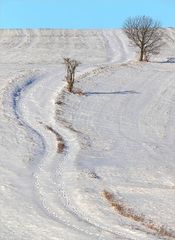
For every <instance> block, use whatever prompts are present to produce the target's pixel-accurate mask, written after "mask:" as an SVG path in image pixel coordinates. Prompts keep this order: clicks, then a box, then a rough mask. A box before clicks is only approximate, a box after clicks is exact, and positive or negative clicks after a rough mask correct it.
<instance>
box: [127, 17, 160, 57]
mask: <svg viewBox="0 0 175 240" xmlns="http://www.w3.org/2000/svg"><path fill="white" fill-rule="evenodd" d="M123 30H124V32H125V34H126V35H127V37H128V38H129V39H130V41H131V43H132V45H134V46H136V47H138V48H139V50H140V56H139V61H148V60H149V58H150V56H151V55H156V54H158V53H159V51H160V48H161V46H162V45H163V41H162V38H163V33H162V30H161V25H160V22H159V21H155V20H153V19H152V18H151V17H147V16H137V17H133V18H132V17H129V18H128V19H126V20H125V22H124V25H123Z"/></svg>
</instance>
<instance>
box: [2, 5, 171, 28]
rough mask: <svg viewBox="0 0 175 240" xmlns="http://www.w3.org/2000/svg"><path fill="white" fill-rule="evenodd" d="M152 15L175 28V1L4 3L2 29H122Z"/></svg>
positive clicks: (166, 25) (165, 25)
mask: <svg viewBox="0 0 175 240" xmlns="http://www.w3.org/2000/svg"><path fill="white" fill-rule="evenodd" d="M136 15H148V16H151V17H153V18H155V19H158V20H160V21H161V23H162V25H163V26H164V27H174V26H175V0H0V28H120V27H121V26H122V24H123V21H124V20H125V19H126V18H127V17H129V16H136Z"/></svg>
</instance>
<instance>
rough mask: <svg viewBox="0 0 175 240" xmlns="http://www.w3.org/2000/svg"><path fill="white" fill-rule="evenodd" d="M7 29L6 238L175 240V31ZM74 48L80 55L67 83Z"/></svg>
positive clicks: (3, 79)
mask: <svg viewBox="0 0 175 240" xmlns="http://www.w3.org/2000/svg"><path fill="white" fill-rule="evenodd" d="M164 31H165V40H166V45H165V46H164V47H163V49H162V51H161V53H160V55H157V56H156V57H154V58H152V59H151V62H149V63H139V62H138V61H137V53H136V51H135V49H133V48H132V47H130V46H129V43H128V40H127V38H126V37H125V35H124V34H123V33H122V30H49V29H43V30H0V93H1V94H0V216H1V218H0V221H1V223H0V240H29V239H30V240H31V239H32V240H115V239H119V240H120V239H121V240H157V239H167V240H169V239H170V240H171V239H175V204H174V202H175V159H174V156H175V148H174V144H175V134H174V133H175V81H174V79H175V61H174V59H175V30H174V29H172V28H168V29H166V30H164ZM63 57H71V58H75V59H76V60H79V61H81V63H82V64H81V66H80V67H79V69H78V72H77V75H76V86H75V88H76V89H80V90H81V91H80V90H78V91H79V92H82V93H83V94H79V95H78V94H69V93H68V92H67V91H65V88H64V87H65V84H66V82H65V80H64V75H65V69H64V65H63V64H62V62H63Z"/></svg>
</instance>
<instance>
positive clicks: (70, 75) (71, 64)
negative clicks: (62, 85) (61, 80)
mask: <svg viewBox="0 0 175 240" xmlns="http://www.w3.org/2000/svg"><path fill="white" fill-rule="evenodd" d="M64 64H65V66H66V77H65V78H66V81H67V84H68V85H67V89H68V91H69V92H72V90H73V86H74V81H75V70H76V68H77V67H78V66H79V65H80V62H78V61H77V60H74V59H70V58H64Z"/></svg>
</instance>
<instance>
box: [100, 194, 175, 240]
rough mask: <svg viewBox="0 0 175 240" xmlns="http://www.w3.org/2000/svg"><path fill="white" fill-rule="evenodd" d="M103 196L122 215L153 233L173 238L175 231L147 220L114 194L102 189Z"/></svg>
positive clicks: (174, 237)
mask: <svg viewBox="0 0 175 240" xmlns="http://www.w3.org/2000/svg"><path fill="white" fill-rule="evenodd" d="M102 194H103V197H104V198H105V199H106V200H107V201H108V202H109V204H110V205H111V206H112V207H113V208H114V210H116V211H117V212H118V214H120V215H122V216H123V217H126V218H129V219H131V220H133V221H135V222H138V223H141V224H142V225H143V226H144V227H146V228H147V229H149V230H152V232H153V234H154V235H158V236H161V237H165V238H166V239H175V233H174V232H173V231H172V230H169V229H167V228H166V227H165V226H164V225H158V224H156V223H154V222H153V221H152V220H149V219H147V218H146V216H144V215H139V214H137V213H135V212H134V210H133V209H132V208H129V207H127V206H126V205H125V204H124V203H123V202H121V200H119V199H116V198H115V197H114V195H113V194H112V193H111V192H109V191H106V190H104V191H103V193H102Z"/></svg>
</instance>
